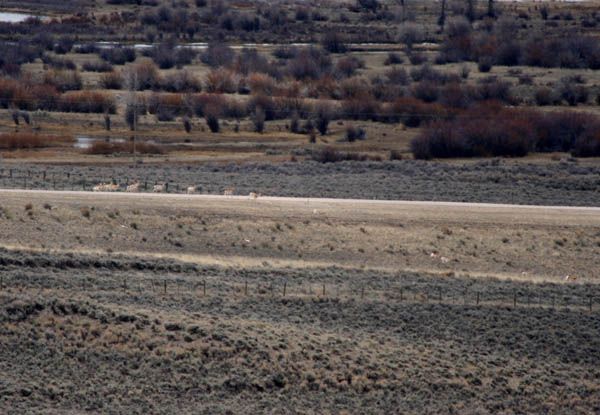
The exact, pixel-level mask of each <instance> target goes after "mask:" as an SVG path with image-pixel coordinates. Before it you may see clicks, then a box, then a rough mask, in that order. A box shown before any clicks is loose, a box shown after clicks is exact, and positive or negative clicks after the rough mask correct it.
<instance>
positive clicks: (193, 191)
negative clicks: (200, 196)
mask: <svg viewBox="0 0 600 415" xmlns="http://www.w3.org/2000/svg"><path fill="white" fill-rule="evenodd" d="M196 193H197V189H196V186H189V187H188V188H187V194H188V195H193V194H196Z"/></svg>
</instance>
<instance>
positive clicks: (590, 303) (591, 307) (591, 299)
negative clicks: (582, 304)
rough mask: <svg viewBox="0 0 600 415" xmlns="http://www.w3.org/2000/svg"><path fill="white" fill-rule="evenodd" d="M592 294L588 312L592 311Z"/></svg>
mask: <svg viewBox="0 0 600 415" xmlns="http://www.w3.org/2000/svg"><path fill="white" fill-rule="evenodd" d="M592 301H593V300H592V296H591V295H590V313H591V312H592Z"/></svg>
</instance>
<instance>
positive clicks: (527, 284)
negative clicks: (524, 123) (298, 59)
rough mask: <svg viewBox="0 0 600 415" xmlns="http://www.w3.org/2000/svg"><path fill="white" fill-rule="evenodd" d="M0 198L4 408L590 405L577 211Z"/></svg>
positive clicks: (584, 251)
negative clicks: (0, 212) (0, 211)
mask: <svg viewBox="0 0 600 415" xmlns="http://www.w3.org/2000/svg"><path fill="white" fill-rule="evenodd" d="M1 195H2V199H1V200H2V215H1V216H0V225H1V226H2V229H3V233H2V237H1V240H0V245H1V246H2V248H1V250H0V270H1V275H2V282H1V285H2V287H1V290H0V301H1V302H2V306H1V308H0V310H1V311H0V316H1V317H0V321H1V325H0V327H1V328H2V334H3V335H2V340H1V342H0V348H1V349H0V350H1V355H2V356H3V358H2V359H1V360H0V364H1V365H2V370H3V373H5V374H8V376H6V377H5V378H4V379H3V382H2V395H1V398H0V407H2V408H4V410H6V411H10V410H16V411H18V412H20V413H28V412H32V413H33V412H38V411H42V412H54V411H59V412H64V411H69V410H74V411H76V412H78V411H92V412H112V413H120V412H129V413H147V412H152V413H172V412H173V411H175V410H177V411H179V412H182V413H240V412H243V413H253V412H275V413H288V412H305V413H322V412H331V413H338V412H363V411H367V412H456V413H496V412H503V413H521V412H545V411H548V412H564V411H566V412H579V413H592V412H595V411H597V410H598V408H599V405H600V391H599V390H598V377H599V376H600V373H598V371H597V369H596V367H597V366H598V362H597V353H595V350H597V348H598V347H599V345H598V344H597V336H596V335H595V333H596V332H597V330H598V322H599V320H598V310H599V309H600V303H599V300H598V298H599V297H598V295H599V294H600V292H599V291H598V275H597V272H596V268H597V267H596V264H597V252H598V249H599V246H600V214H599V213H598V210H597V209H560V208H558V209H550V208H525V207H523V208H515V207H502V206H497V207H494V206H489V205H488V206H479V205H452V204H440V205H435V204H425V203H422V204H419V203H415V204H398V203H394V202H389V203H386V202H366V201H363V202H354V203H352V202H343V201H327V200H317V199H313V200H310V201H307V200H294V199H276V198H273V199H271V198H264V199H261V198H259V199H256V200H254V199H249V198H246V197H207V196H191V197H190V196H183V195H158V196H156V195H146V196H144V195H126V194H117V195H113V194H102V195H99V194H94V195H92V194H89V193H88V194H81V193H64V194H61V193H58V194H57V193H53V192H42V193H33V192H25V193H23V192H19V193H12V192H2V193H1ZM566 275H569V276H570V278H568V279H565V276H566ZM590 307H591V308H590Z"/></svg>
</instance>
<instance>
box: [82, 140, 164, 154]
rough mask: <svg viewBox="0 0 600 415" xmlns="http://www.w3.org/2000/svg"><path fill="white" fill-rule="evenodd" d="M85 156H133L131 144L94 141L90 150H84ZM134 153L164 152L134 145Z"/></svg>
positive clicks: (154, 146) (146, 144)
mask: <svg viewBox="0 0 600 415" xmlns="http://www.w3.org/2000/svg"><path fill="white" fill-rule="evenodd" d="M85 152H86V153H87V154H96V155H110V154H119V153H128V154H133V142H131V141H129V142H126V143H110V142H106V141H96V142H94V143H92V145H91V146H90V148H88V149H86V150H85ZM135 152H136V153H139V154H164V152H165V150H164V149H163V148H162V147H160V146H158V145H156V144H150V143H139V142H138V143H135Z"/></svg>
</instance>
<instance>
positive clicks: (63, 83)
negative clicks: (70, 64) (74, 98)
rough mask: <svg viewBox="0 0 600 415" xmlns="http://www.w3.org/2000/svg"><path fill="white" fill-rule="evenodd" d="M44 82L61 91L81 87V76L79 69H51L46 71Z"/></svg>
mask: <svg viewBox="0 0 600 415" xmlns="http://www.w3.org/2000/svg"><path fill="white" fill-rule="evenodd" d="M44 83H46V84H48V85H52V86H53V87H55V88H56V89H57V90H59V91H61V92H65V91H76V90H79V89H81V86H82V82H81V76H79V72H77V71H62V70H50V71H47V72H46V73H44Z"/></svg>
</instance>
